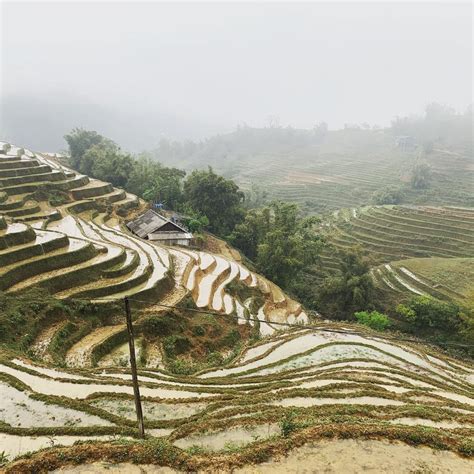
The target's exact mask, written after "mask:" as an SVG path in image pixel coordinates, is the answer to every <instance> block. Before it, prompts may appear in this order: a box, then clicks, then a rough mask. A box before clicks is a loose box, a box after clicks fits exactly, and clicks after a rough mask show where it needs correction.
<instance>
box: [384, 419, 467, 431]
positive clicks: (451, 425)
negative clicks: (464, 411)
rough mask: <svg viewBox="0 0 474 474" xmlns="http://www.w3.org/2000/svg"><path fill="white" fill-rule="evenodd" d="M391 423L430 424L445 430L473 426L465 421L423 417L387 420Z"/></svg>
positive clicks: (432, 426)
mask: <svg viewBox="0 0 474 474" xmlns="http://www.w3.org/2000/svg"><path fill="white" fill-rule="evenodd" d="M388 422H389V423H392V424H401V425H409V426H417V425H421V426H430V427H431V428H442V429H447V430H452V429H455V428H471V429H472V428H473V427H474V425H470V424H466V423H458V422H457V421H449V420H446V421H433V420H427V419H425V418H396V419H394V420H390V421H388Z"/></svg>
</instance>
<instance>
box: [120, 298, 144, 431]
mask: <svg viewBox="0 0 474 474" xmlns="http://www.w3.org/2000/svg"><path fill="white" fill-rule="evenodd" d="M124 303H125V314H126V316H127V331H128V347H129V349H130V368H131V369H132V382H133V395H134V397H135V409H136V412H137V420H138V432H139V435H140V437H141V438H144V437H145V426H144V424H143V411H142V402H141V400H140V389H139V387H138V376H137V361H136V360H135V339H134V336H133V326H132V313H131V311H130V302H129V301H128V298H127V297H125V298H124Z"/></svg>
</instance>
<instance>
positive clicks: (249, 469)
mask: <svg viewBox="0 0 474 474" xmlns="http://www.w3.org/2000/svg"><path fill="white" fill-rule="evenodd" d="M473 470H474V462H473V461H472V460H468V459H465V458H461V457H459V456H458V455H456V454H454V453H452V452H449V451H437V450H434V449H431V448H427V447H412V446H408V445H406V444H403V443H400V442H389V441H372V440H370V441H365V440H350V439H347V440H332V441H320V442H315V443H310V444H307V445H306V446H303V447H301V448H297V449H295V450H293V451H292V452H290V453H289V455H288V456H287V457H283V458H281V459H275V460H272V461H270V462H266V463H263V464H259V465H253V466H246V467H243V468H240V469H236V470H235V471H233V472H234V473H239V474H250V473H252V474H253V473H259V474H274V473H276V474H279V473H285V474H290V473H292V474H293V473H300V474H303V473H325V474H363V473H364V474H365V473H372V474H379V473H389V472H393V473H396V474H415V473H419V474H471V473H472V472H473Z"/></svg>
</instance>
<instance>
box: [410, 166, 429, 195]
mask: <svg viewBox="0 0 474 474" xmlns="http://www.w3.org/2000/svg"><path fill="white" fill-rule="evenodd" d="M430 180H431V167H430V165H428V164H427V163H418V164H416V165H415V166H414V167H413V170H412V175H411V186H412V188H414V189H425V188H427V187H428V186H429V184H430Z"/></svg>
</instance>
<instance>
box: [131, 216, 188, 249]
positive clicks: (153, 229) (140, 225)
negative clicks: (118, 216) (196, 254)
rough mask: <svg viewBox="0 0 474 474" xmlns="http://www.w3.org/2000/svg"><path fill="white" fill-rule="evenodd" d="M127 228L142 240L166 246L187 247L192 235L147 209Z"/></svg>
mask: <svg viewBox="0 0 474 474" xmlns="http://www.w3.org/2000/svg"><path fill="white" fill-rule="evenodd" d="M127 227H128V228H129V229H130V230H131V231H132V232H133V233H134V234H135V235H138V237H141V238H142V239H148V240H155V241H158V242H160V243H161V244H166V245H189V244H190V243H191V240H192V238H193V234H191V233H190V232H188V231H187V230H186V229H185V228H184V227H182V226H180V225H179V224H178V223H177V222H174V221H173V220H171V219H168V218H167V217H164V216H162V215H161V214H158V213H157V212H155V211H153V210H152V209H149V210H148V211H146V212H145V214H143V215H141V216H140V217H139V218H138V219H135V220H133V221H131V222H129V223H128V224H127Z"/></svg>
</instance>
